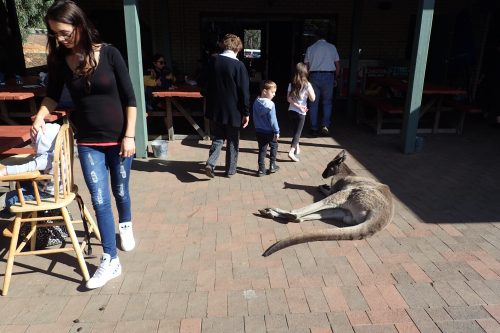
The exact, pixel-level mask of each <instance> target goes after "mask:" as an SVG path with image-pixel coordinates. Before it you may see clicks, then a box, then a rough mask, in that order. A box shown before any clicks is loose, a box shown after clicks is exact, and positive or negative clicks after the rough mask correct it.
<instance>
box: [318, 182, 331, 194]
mask: <svg viewBox="0 0 500 333" xmlns="http://www.w3.org/2000/svg"><path fill="white" fill-rule="evenodd" d="M331 190H332V188H331V187H330V185H327V184H323V185H319V186H318V191H320V192H321V193H322V194H323V195H324V196H325V197H327V196H329V195H330V194H331Z"/></svg>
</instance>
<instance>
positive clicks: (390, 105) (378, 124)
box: [356, 94, 404, 134]
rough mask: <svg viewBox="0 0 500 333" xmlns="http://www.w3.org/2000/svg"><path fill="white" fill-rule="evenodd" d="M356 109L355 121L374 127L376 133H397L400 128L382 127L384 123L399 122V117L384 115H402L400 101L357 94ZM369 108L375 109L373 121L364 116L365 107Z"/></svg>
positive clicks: (402, 107)
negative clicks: (388, 117) (390, 117)
mask: <svg viewBox="0 0 500 333" xmlns="http://www.w3.org/2000/svg"><path fill="white" fill-rule="evenodd" d="M356 99H357V110H356V122H357V123H366V124H368V125H370V126H371V127H374V129H375V132H376V133H377V134H394V133H399V132H400V131H401V130H400V129H398V128H384V125H385V124H386V123H388V122H389V123H390V122H395V121H396V122H401V119H399V117H398V119H394V117H392V119H387V117H384V116H394V115H402V114H403V110H404V105H403V103H402V102H401V101H398V100H392V99H388V98H384V97H379V96H370V95H363V94H357V95H356ZM365 108H371V109H374V110H375V111H376V118H375V123H374V122H373V121H370V120H369V119H367V118H366V111H367V110H366V109H365Z"/></svg>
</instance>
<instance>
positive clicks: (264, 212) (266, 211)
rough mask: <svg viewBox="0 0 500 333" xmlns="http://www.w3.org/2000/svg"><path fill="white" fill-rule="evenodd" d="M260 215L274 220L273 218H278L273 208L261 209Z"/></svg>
mask: <svg viewBox="0 0 500 333" xmlns="http://www.w3.org/2000/svg"><path fill="white" fill-rule="evenodd" d="M259 213H260V215H262V216H264V217H269V218H273V217H276V216H277V214H276V212H275V211H274V210H273V209H272V208H265V209H259Z"/></svg>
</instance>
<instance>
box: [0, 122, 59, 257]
mask: <svg viewBox="0 0 500 333" xmlns="http://www.w3.org/2000/svg"><path fill="white" fill-rule="evenodd" d="M60 128H61V126H60V125H59V124H56V123H48V124H45V131H38V133H37V136H36V141H35V142H34V143H33V144H32V145H33V146H34V149H35V152H36V155H35V158H33V159H32V160H31V161H29V162H27V163H24V164H18V165H7V166H6V167H5V168H3V169H0V177H2V176H6V175H15V174H19V173H24V172H31V171H35V170H39V171H40V172H41V173H42V174H49V175H53V174H54V168H53V165H52V161H53V158H54V148H55V141H56V138H57V133H58V132H59V129H60ZM38 188H39V193H40V196H41V197H42V198H47V197H51V196H53V195H54V182H53V181H52V180H50V179H47V180H41V181H39V182H38ZM22 192H23V197H24V200H35V192H34V189H33V186H32V184H31V182H25V183H23V184H22ZM19 201H20V199H19V196H18V194H17V190H13V191H10V192H8V193H7V194H6V195H5V210H6V211H8V210H9V208H10V206H12V205H15V204H16V203H18V202H19ZM41 214H45V216H50V215H49V214H50V211H46V212H42V213H41ZM56 215H57V214H56ZM30 229H31V227H30V225H29V224H24V225H23V227H22V228H21V231H20V235H21V236H23V235H24V236H25V235H27V234H28V232H29V231H30ZM67 236H68V234H67V232H66V227H64V226H53V227H50V228H38V229H37V236H36V240H37V241H36V247H37V248H44V247H47V246H53V245H59V244H62V242H63V241H64V239H65V238H66V237H67Z"/></svg>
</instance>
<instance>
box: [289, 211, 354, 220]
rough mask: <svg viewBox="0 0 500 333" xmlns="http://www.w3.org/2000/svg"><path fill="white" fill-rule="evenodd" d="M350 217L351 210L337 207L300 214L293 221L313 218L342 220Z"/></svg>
mask: <svg viewBox="0 0 500 333" xmlns="http://www.w3.org/2000/svg"><path fill="white" fill-rule="evenodd" d="M346 218H347V219H349V218H352V215H351V212H350V211H348V210H345V209H339V208H327V209H324V210H320V211H318V212H316V213H312V214H309V215H305V216H302V217H301V218H298V219H296V220H295V221H293V222H303V221H314V220H336V221H340V222H344V221H345V219H346Z"/></svg>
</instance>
